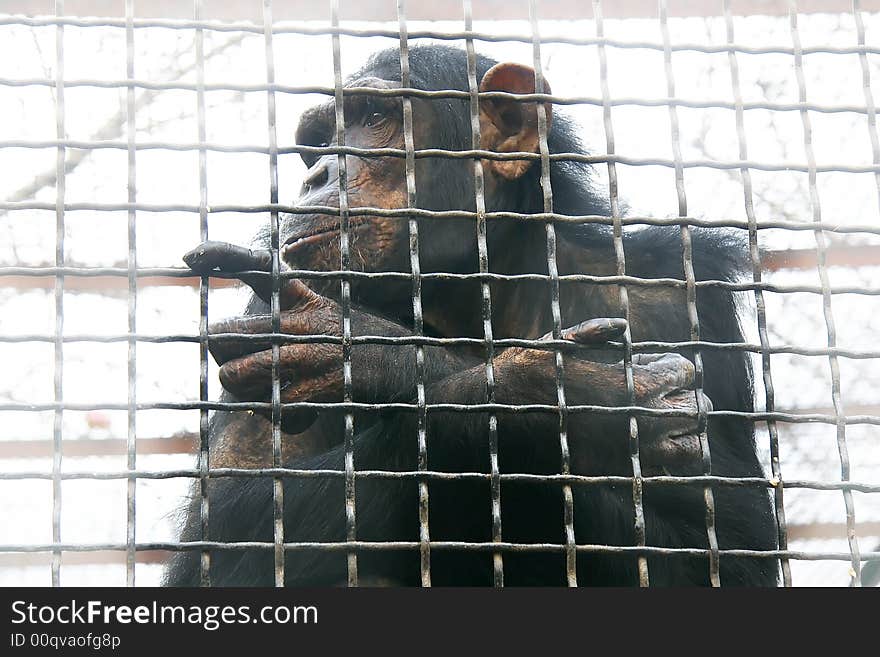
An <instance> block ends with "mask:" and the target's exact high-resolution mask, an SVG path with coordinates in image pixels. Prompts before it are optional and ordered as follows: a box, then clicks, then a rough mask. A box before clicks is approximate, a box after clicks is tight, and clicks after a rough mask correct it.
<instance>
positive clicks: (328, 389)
mask: <svg viewBox="0 0 880 657" xmlns="http://www.w3.org/2000/svg"><path fill="white" fill-rule="evenodd" d="M272 361H273V358H272V350H271V349H267V350H265V351H260V352H257V353H254V354H250V355H248V356H243V357H241V358H235V359H233V360H230V361H227V362H226V363H224V364H223V365H222V366H221V367H220V372H219V374H220V383H221V384H222V385H223V387H224V388H225V389H226V390H228V391H229V392H231V393H232V394H233V395H235V396H236V397H238V398H240V399H267V398H269V396H270V395H271V392H272V370H273V367H272ZM277 376H278V378H279V379H280V381H281V399H282V401H285V402H289V401H328V400H335V399H336V398H337V397H338V398H340V399H341V396H342V348H341V347H340V346H338V345H329V344H289V345H282V346H281V347H280V349H279V356H278V369H277Z"/></svg>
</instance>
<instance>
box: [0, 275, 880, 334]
mask: <svg viewBox="0 0 880 657" xmlns="http://www.w3.org/2000/svg"><path fill="white" fill-rule="evenodd" d="M157 272H162V273H163V274H165V276H164V277H161V278H159V277H154V275H155V274H156V273H157ZM247 273H250V274H253V275H254V276H255V277H256V276H261V275H267V274H266V272H260V271H255V272H247ZM62 274H63V275H65V276H71V277H74V278H73V283H72V284H71V285H69V286H68V287H69V288H70V289H71V291H81V292H100V293H101V294H102V295H104V296H115V293H116V292H117V291H119V290H124V289H126V288H125V285H124V282H122V281H120V280H118V278H116V277H118V276H125V275H127V274H126V272H125V270H123V269H119V268H112V267H0V288H21V289H52V282H51V281H49V280H46V279H48V277H52V276H57V275H62ZM136 274H137V275H138V276H139V278H140V277H147V278H148V279H149V278H153V280H148V281H147V284H144V283H143V282H142V283H141V285H140V287H165V286H176V287H181V286H185V287H192V286H193V283H192V282H189V281H186V280H183V279H191V278H193V274H192V272H191V271H190V270H184V269H146V268H144V269H138V270H137V272H136ZM235 276H238V274H236V275H235ZM280 277H281V279H282V280H287V279H291V278H304V279H307V280H320V279H331V280H332V279H347V280H387V281H394V280H397V281H400V280H411V279H412V274H410V273H408V272H360V271H341V270H336V271H313V270H302V269H291V270H287V271H284V272H281V273H280ZM100 278H104V279H106V280H100V281H99V280H96V279H100ZM209 278H212V279H219V282H218V283H217V284H216V285H215V287H235V286H236V282H237V280H238V279H237V278H233V275H232V274H223V273H220V272H212V273H211V274H209ZM41 279H43V280H41ZM422 280H449V281H452V280H457V281H466V280H475V281H487V282H491V281H545V282H546V281H548V280H549V276H548V275H547V274H496V273H492V272H487V273H473V274H456V273H447V272H425V273H423V274H422ZM559 280H560V281H568V282H580V283H592V284H595V285H629V286H633V287H658V288H667V287H668V288H683V287H685V285H686V281H684V280H682V279H678V278H641V277H638V276H629V275H626V276H616V275H615V276H594V275H591V274H560V275H559ZM694 284H695V286H696V287H697V288H701V287H714V288H719V289H722V290H729V291H732V292H748V291H753V290H764V291H767V292H776V293H780V294H786V293H806V294H824V293H825V290H823V289H822V287H821V286H817V285H805V284H788V283H779V284H776V283H765V282H759V283H731V282H730V281H722V280H713V279H707V280H700V281H695V283H694ZM827 291H828V293H829V294H832V295H838V294H860V295H865V296H877V295H878V294H880V287H864V286H860V285H835V286H831V287H829V288H828V290H827ZM2 339H3V337H0V340H2ZM16 339H17V338H16ZM212 339H213V336H212ZM328 339H330V340H332V339H334V338H332V337H331V336H328ZM395 339H408V338H395Z"/></svg>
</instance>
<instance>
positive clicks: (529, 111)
mask: <svg viewBox="0 0 880 657" xmlns="http://www.w3.org/2000/svg"><path fill="white" fill-rule="evenodd" d="M480 91H481V92H482V91H506V92H509V93H514V94H533V93H535V70H534V69H532V68H530V67H528V66H523V65H522V64H512V63H502V64H495V66H493V67H492V68H490V69H489V70H488V71H486V75H484V76H483V81H482V82H481V83H480ZM544 93H550V85H549V84H547V82H546V81H545V82H544ZM544 107H546V116H547V129H548V130H549V129H550V120H551V104H550V103H545V104H544ZM537 108H538V105H537V103H525V102H519V101H516V100H513V99H509V98H481V99H480V136H481V142H482V143H481V144H480V147H481V148H482V149H483V150H487V151H495V152H497V153H512V152H521V153H522V152H528V153H537V152H538V150H539V141H538V139H539V136H538V109H537ZM483 164H484V166H486V167H487V168H489V169H491V170H492V171H494V172H495V173H496V174H498V175H499V176H501V177H503V178H507V179H508V180H515V179H517V178H519V177H520V176H522V175H523V174H524V173H525V172H526V171H528V169H529V167H530V166H531V165H532V160H484V161H483Z"/></svg>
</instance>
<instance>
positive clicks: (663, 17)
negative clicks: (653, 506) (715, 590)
mask: <svg viewBox="0 0 880 657" xmlns="http://www.w3.org/2000/svg"><path fill="white" fill-rule="evenodd" d="M660 32H661V33H662V35H663V61H664V64H665V68H666V95H667V97H668V98H669V100H674V99H675V77H674V75H673V72H672V48H671V47H670V43H669V16H668V7H667V0H660ZM669 126H670V129H671V133H672V155H673V160H674V162H675V191H676V193H677V195H678V216H680V217H686V216H687V196H686V195H685V190H684V167H683V166H682V159H681V143H680V139H679V128H678V110H677V108H676V106H675V104H674V103H670V104H669ZM681 246H682V268H683V269H684V277H685V290H686V292H687V311H688V320H689V322H690V325H691V340H693V341H698V340H699V339H700V318H699V316H698V315H697V286H696V283H695V280H694V259H693V244H692V241H691V227H690V226H689V225H688V224H682V226H681ZM694 370H695V372H696V374H695V376H694V394H695V395H696V398H697V413H698V423H699V424H698V430H699V432H700V447H701V448H702V452H703V474H705V475H708V474H711V472H712V460H711V455H710V453H709V437H708V434H707V433H706V427H707V424H708V415H707V409H706V407H705V402H704V401H703V396H702V394H700V393H702V391H703V357H702V355H701V354H700V350H699V349H694ZM703 499H704V500H705V502H706V534H707V538H708V541H709V581H710V582H711V583H712V586H721V576H720V573H719V557H718V536H717V535H716V533H715V494H714V493H713V492H712V488H711V486H706V487H705V488H703Z"/></svg>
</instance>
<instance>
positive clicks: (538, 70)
mask: <svg viewBox="0 0 880 657" xmlns="http://www.w3.org/2000/svg"><path fill="white" fill-rule="evenodd" d="M529 19H530V22H531V25H532V61H533V64H534V69H535V93H544V71H543V66H542V64H541V34H540V26H539V24H538V3H537V0H529ZM536 112H537V117H538V147H539V151H540V154H541V191H542V195H543V201H544V207H543V209H544V212H553V185H552V181H551V180H550V148H549V146H548V145H547V132H548V121H549V117H548V116H547V107H546V105H544V104H543V103H538V105H537V106H536ZM545 233H546V240H547V241H546V245H547V271H548V273H549V274H550V313H551V316H552V317H553V338H554V339H556V340H559V339H561V335H562V310H561V308H560V305H559V267H558V266H557V262H556V227H555V226H554V225H553V223H552V222H549V221H548V222H547V223H546V225H545ZM554 355H555V358H556V401H557V404H558V405H559V451H560V456H561V458H560V461H561V463H560V467H561V470H562V474H569V473H570V472H571V452H570V451H569V446H568V412H567V410H566V401H565V363H564V361H563V359H562V351H560V350H559V349H556V350H555V354H554ZM636 479H637V478H636ZM562 506H563V529H564V532H565V545H566V551H565V575H566V582H567V584H568V586H570V587H573V586H577V553H576V552H575V544H576V543H577V540H576V538H575V533H574V498H573V496H572V491H571V486H569V485H567V484H566V485H564V486H563V487H562Z"/></svg>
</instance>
